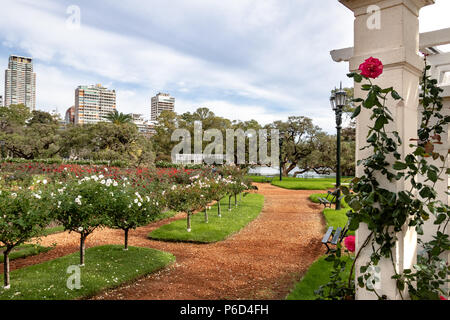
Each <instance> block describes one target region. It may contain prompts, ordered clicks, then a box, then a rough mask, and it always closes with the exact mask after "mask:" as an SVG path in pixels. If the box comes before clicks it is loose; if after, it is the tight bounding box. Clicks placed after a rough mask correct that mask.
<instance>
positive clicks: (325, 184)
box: [272, 177, 336, 190]
mask: <svg viewBox="0 0 450 320" xmlns="http://www.w3.org/2000/svg"><path fill="white" fill-rule="evenodd" d="M335 182H336V179H335V178H317V179H316V178H293V177H283V181H280V180H279V179H273V181H272V185H274V186H277V187H280V188H284V189H291V190H328V189H332V188H334V183H335Z"/></svg>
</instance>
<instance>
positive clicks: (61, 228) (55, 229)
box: [41, 226, 64, 237]
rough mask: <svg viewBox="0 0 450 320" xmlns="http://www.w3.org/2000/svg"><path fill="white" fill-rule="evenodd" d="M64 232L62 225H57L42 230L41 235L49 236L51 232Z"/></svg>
mask: <svg viewBox="0 0 450 320" xmlns="http://www.w3.org/2000/svg"><path fill="white" fill-rule="evenodd" d="M61 232H64V227H63V226H57V227H52V228H47V229H45V230H44V231H43V232H42V234H41V235H42V236H43V237H46V236H49V235H51V234H56V233H61Z"/></svg>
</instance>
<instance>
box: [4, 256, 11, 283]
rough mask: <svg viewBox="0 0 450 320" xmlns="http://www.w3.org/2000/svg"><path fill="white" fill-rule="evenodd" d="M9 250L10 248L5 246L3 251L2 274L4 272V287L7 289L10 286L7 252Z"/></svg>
mask: <svg viewBox="0 0 450 320" xmlns="http://www.w3.org/2000/svg"><path fill="white" fill-rule="evenodd" d="M10 251H11V248H6V250H5V251H4V252H3V259H4V260H3V263H4V265H3V274H4V279H3V280H4V284H5V286H4V289H5V290H8V289H9V288H11V285H10V282H9V252H10Z"/></svg>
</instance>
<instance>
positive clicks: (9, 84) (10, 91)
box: [5, 55, 36, 110]
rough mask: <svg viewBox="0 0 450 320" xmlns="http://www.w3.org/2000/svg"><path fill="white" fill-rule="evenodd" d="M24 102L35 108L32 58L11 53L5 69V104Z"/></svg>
mask: <svg viewBox="0 0 450 320" xmlns="http://www.w3.org/2000/svg"><path fill="white" fill-rule="evenodd" d="M12 104H24V105H25V106H27V107H28V108H30V110H35V109H36V73H34V72H33V59H31V58H27V57H20V56H15V55H11V56H10V57H9V63H8V69H6V71H5V106H7V107H9V106H10V105H12Z"/></svg>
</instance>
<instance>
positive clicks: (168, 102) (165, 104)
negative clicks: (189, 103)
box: [150, 93, 175, 121]
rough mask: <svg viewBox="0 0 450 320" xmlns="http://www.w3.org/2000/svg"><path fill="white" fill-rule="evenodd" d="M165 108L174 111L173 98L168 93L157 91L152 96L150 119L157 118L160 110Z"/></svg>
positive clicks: (154, 119)
mask: <svg viewBox="0 0 450 320" xmlns="http://www.w3.org/2000/svg"><path fill="white" fill-rule="evenodd" d="M165 110H169V111H175V98H173V97H171V96H170V94H168V93H158V94H157V95H156V96H155V97H153V98H152V114H151V118H150V120H151V121H156V120H158V117H159V115H160V114H161V112H163V111H165Z"/></svg>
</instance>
